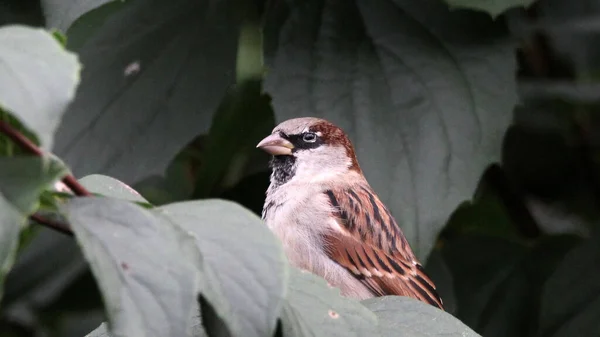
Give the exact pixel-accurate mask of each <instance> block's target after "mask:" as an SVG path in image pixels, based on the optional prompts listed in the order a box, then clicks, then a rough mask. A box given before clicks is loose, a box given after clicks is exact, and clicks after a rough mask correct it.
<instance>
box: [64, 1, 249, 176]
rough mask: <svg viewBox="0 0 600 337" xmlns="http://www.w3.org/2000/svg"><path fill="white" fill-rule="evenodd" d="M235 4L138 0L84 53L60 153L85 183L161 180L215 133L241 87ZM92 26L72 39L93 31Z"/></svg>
mask: <svg viewBox="0 0 600 337" xmlns="http://www.w3.org/2000/svg"><path fill="white" fill-rule="evenodd" d="M233 3H234V0H223V1H198V0H174V1H163V0H148V1H129V2H128V4H127V5H126V6H125V7H124V8H123V9H121V10H118V11H116V12H115V13H113V14H111V15H109V16H108V17H107V18H106V20H105V23H104V25H103V26H102V27H101V29H99V30H98V31H97V32H95V33H94V34H93V35H92V36H90V37H89V38H88V39H87V40H86V42H85V43H84V44H83V45H82V46H81V47H79V48H77V49H76V51H77V52H78V53H79V55H80V57H81V60H82V63H83V64H84V65H85V67H84V69H83V72H82V82H81V87H80V88H79V90H78V92H77V97H76V98H75V101H74V102H73V104H71V105H70V106H69V110H68V111H67V114H66V118H65V120H64V122H63V123H62V124H61V127H60V132H59V138H58V139H57V144H56V151H55V152H56V153H57V154H58V155H59V156H61V158H63V159H64V160H65V161H66V162H68V163H70V165H71V168H72V170H73V171H74V172H75V174H76V175H78V176H83V175H86V174H91V173H101V174H106V175H109V176H112V177H115V178H117V179H119V180H121V181H123V182H125V183H127V184H133V183H134V182H136V181H139V180H141V179H143V178H145V177H148V176H152V175H157V174H158V175H161V174H163V172H164V171H165V168H166V167H167V165H168V163H169V161H170V160H171V159H172V158H173V157H174V156H175V154H176V153H177V152H178V151H179V149H181V147H182V146H184V145H185V144H186V143H188V142H189V141H190V140H192V139H193V138H194V137H195V136H196V135H198V134H202V133H206V132H207V131H208V129H209V127H210V124H211V120H212V116H213V114H214V112H215V110H216V108H217V107H218V105H219V103H220V101H221V99H222V98H223V95H224V94H225V92H226V90H227V89H228V88H229V86H230V85H231V84H233V83H234V81H235V71H234V69H235V62H236V50H237V44H238V41H237V36H238V34H239V21H240V19H239V18H238V15H237V14H235V13H233V12H234V11H232V7H231V6H232V5H233ZM85 19H86V17H83V18H82V21H81V22H78V23H77V24H76V25H74V26H73V27H72V28H71V29H70V30H69V39H71V36H73V35H76V34H79V33H81V31H78V30H85V29H87V25H88V24H89V21H88V22H85V21H83V20H85ZM87 19H89V20H92V21H91V22H93V17H92V16H90V17H87ZM123 41H128V42H127V43H123ZM90 153H94V155H93V156H89V154H90ZM81 158H86V159H85V160H81Z"/></svg>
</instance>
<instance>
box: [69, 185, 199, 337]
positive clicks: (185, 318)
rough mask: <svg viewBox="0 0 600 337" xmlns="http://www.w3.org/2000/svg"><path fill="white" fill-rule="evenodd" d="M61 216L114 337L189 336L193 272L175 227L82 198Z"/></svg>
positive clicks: (138, 210) (121, 204) (133, 208)
mask: <svg viewBox="0 0 600 337" xmlns="http://www.w3.org/2000/svg"><path fill="white" fill-rule="evenodd" d="M63 211H64V213H65V216H66V217H67V219H68V220H69V223H70V224H71V226H72V230H73V232H74V233H75V236H76V238H77V241H78V242H79V244H80V246H81V249H82V251H83V253H84V256H85V257H86V259H87V260H88V262H89V264H90V267H91V269H92V272H93V274H94V276H95V277H96V280H97V281H98V285H99V288H100V290H101V292H102V295H103V298H104V303H105V306H106V311H107V315H108V317H109V323H110V332H111V334H112V335H113V336H115V337H121V336H127V337H136V336H145V337H152V336H156V337H159V336H160V337H164V336H189V335H190V332H189V327H190V325H191V317H192V311H193V309H194V308H195V307H197V306H195V298H196V294H197V289H196V288H197V287H196V286H197V271H196V268H195V267H194V266H193V265H192V263H191V262H190V261H189V260H190V258H189V257H188V256H187V255H186V254H185V253H184V249H185V247H188V245H190V244H193V243H192V242H191V238H189V237H188V236H186V235H185V234H184V233H182V231H181V230H180V229H179V228H177V227H176V226H172V225H171V224H170V223H169V222H168V221H164V219H161V218H160V217H157V216H155V215H154V214H153V213H151V212H150V211H147V210H145V209H144V208H142V207H140V206H137V205H135V204H131V203H129V202H126V201H122V200H118V199H112V198H103V197H86V198H78V199H74V200H71V201H69V202H68V203H67V204H66V205H65V206H64V207H63Z"/></svg>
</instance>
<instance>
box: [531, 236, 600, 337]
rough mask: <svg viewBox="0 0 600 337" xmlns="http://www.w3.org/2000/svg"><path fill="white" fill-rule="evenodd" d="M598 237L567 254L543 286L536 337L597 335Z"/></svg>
mask: <svg viewBox="0 0 600 337" xmlns="http://www.w3.org/2000/svg"><path fill="white" fill-rule="evenodd" d="M598 265H600V234H599V233H596V234H595V235H593V236H592V237H591V238H590V239H588V240H586V241H585V242H583V243H582V244H580V245H579V246H578V247H576V248H575V249H573V250H571V251H570V252H569V253H568V254H567V255H566V256H565V257H564V259H563V260H562V261H561V262H560V264H559V265H558V266H557V267H556V270H555V271H554V273H553V274H552V276H551V277H550V278H549V279H548V281H547V282H546V284H545V286H544V290H543V295H542V298H541V310H540V315H539V330H538V331H537V334H536V336H552V337H559V336H586V335H594V334H597V333H598V331H600V320H598V312H600V274H599V273H598Z"/></svg>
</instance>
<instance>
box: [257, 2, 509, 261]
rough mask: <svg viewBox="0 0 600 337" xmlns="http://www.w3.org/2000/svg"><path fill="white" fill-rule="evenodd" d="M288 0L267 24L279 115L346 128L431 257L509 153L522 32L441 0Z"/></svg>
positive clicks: (422, 252) (270, 79)
mask: <svg viewBox="0 0 600 337" xmlns="http://www.w3.org/2000/svg"><path fill="white" fill-rule="evenodd" d="M288 3H289V4H290V6H289V8H287V9H286V8H285V6H273V7H272V8H274V9H282V10H281V11H279V12H278V11H276V10H272V11H270V12H269V13H268V18H269V20H268V23H269V24H268V25H267V26H266V28H265V34H266V36H267V40H266V45H267V48H266V49H267V53H268V55H267V56H268V57H267V61H268V62H267V64H268V65H269V66H270V70H269V72H268V73H267V78H266V83H265V89H266V90H267V92H269V93H270V94H271V95H272V97H273V106H274V110H275V112H276V117H277V119H278V120H279V121H282V120H285V119H288V118H292V117H300V116H307V115H312V116H317V117H324V118H326V119H329V120H330V121H332V122H334V123H336V124H337V125H339V126H341V127H342V128H343V129H344V130H346V131H347V133H348V134H349V136H350V139H351V140H352V142H353V143H354V145H355V147H356V150H357V154H358V159H359V162H360V164H361V167H362V169H363V171H364V172H365V175H366V177H367V179H368V180H369V182H370V183H371V185H372V186H373V188H374V189H375V191H377V192H378V194H379V196H380V197H381V198H382V200H383V201H384V202H385V203H386V204H387V205H388V206H389V207H390V209H391V211H392V213H393V214H394V216H395V217H396V219H397V220H398V222H399V224H400V226H401V227H402V228H403V230H404V233H405V234H406V236H407V237H408V240H409V242H410V243H411V244H412V245H413V248H414V249H415V251H416V253H417V255H418V256H419V257H421V258H424V257H425V256H426V254H428V253H429V251H430V250H431V248H432V245H433V242H434V238H435V237H436V235H437V232H438V231H439V229H440V228H441V227H442V226H443V225H444V223H445V222H446V219H447V218H448V216H449V215H450V213H451V212H452V211H453V210H454V208H455V207H456V206H457V205H458V204H459V203H460V202H461V201H463V200H465V199H468V198H470V196H471V195H472V193H473V191H474V189H475V186H476V185H477V181H478V179H479V176H480V175H481V173H482V172H483V170H484V168H485V167H486V166H487V165H488V164H489V163H490V162H492V161H495V160H497V159H499V157H500V148H501V140H502V136H503V133H504V131H505V129H506V128H507V126H508V124H509V121H510V119H511V116H512V109H513V106H514V104H515V102H516V85H515V55H514V44H513V43H512V42H511V41H510V40H509V39H508V35H507V33H506V32H505V29H504V27H503V26H502V24H501V23H499V22H496V23H495V22H493V21H492V20H491V18H490V17H489V16H488V15H485V14H483V13H477V12H468V11H450V10H449V9H448V8H447V7H446V6H445V5H444V4H443V3H441V2H438V1H436V0H422V1H413V0H395V1H392V0H354V1H326V0H308V1H307V0H290V1H288ZM286 13H287V14H286Z"/></svg>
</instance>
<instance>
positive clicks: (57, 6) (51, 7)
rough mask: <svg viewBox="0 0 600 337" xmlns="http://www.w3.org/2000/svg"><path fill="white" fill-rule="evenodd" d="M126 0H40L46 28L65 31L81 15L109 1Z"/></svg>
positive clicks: (120, 0) (122, 0) (121, 0)
mask: <svg viewBox="0 0 600 337" xmlns="http://www.w3.org/2000/svg"><path fill="white" fill-rule="evenodd" d="M117 1H118V2H124V1H126V0H41V4H42V9H43V10H44V16H45V18H46V26H47V27H48V28H56V29H59V30H61V31H63V32H66V31H67V29H68V28H69V27H70V26H71V24H72V23H73V22H74V21H75V20H77V18H79V17H80V16H81V15H83V14H85V13H86V12H88V11H91V10H92V9H95V8H97V7H100V6H102V5H104V4H107V3H110V2H117Z"/></svg>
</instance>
